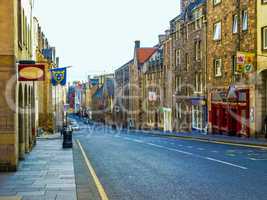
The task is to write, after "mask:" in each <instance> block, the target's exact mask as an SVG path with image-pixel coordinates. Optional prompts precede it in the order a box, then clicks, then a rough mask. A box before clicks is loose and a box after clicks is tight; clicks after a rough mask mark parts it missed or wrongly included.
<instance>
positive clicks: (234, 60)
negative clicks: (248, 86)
mask: <svg viewBox="0 0 267 200" xmlns="http://www.w3.org/2000/svg"><path fill="white" fill-rule="evenodd" d="M236 73H237V71H236V55H233V56H232V75H233V76H235V75H236Z"/></svg>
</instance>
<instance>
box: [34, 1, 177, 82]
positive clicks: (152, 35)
mask: <svg viewBox="0 0 267 200" xmlns="http://www.w3.org/2000/svg"><path fill="white" fill-rule="evenodd" d="M179 7H180V3H179V0H168V1H166V0H35V5H34V15H35V16H36V17H37V18H38V20H39V23H40V25H41V27H42V30H43V31H44V33H45V35H46V37H47V38H48V41H49V43H50V45H51V46H55V47H56V51H57V56H59V57H60V66H61V67H64V66H70V65H71V66H72V68H70V69H69V71H68V81H74V80H86V79H87V76H88V75H97V74H103V73H110V72H114V70H115V69H117V68H119V67H120V66H122V65H123V64H124V63H126V62H128V61H129V60H131V59H132V58H133V54H134V41H135V40H140V41H141V46H142V47H151V46H154V45H156V44H157V42H158V35H159V34H162V33H164V31H165V30H167V29H168V28H169V22H170V20H171V19H173V18H174V17H176V16H177V15H178V14H179V10H180V8H179Z"/></svg>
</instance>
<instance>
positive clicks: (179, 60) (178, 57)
mask: <svg viewBox="0 0 267 200" xmlns="http://www.w3.org/2000/svg"><path fill="white" fill-rule="evenodd" d="M175 52H176V66H178V65H180V64H181V51H180V49H178V50H176V51H175Z"/></svg>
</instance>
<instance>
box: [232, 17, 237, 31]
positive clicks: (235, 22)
mask: <svg viewBox="0 0 267 200" xmlns="http://www.w3.org/2000/svg"><path fill="white" fill-rule="evenodd" d="M237 32H238V16H237V15H234V16H233V33H237Z"/></svg>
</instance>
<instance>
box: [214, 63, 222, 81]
mask: <svg viewBox="0 0 267 200" xmlns="http://www.w3.org/2000/svg"><path fill="white" fill-rule="evenodd" d="M214 72H215V77H220V76H222V59H215V60H214Z"/></svg>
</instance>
